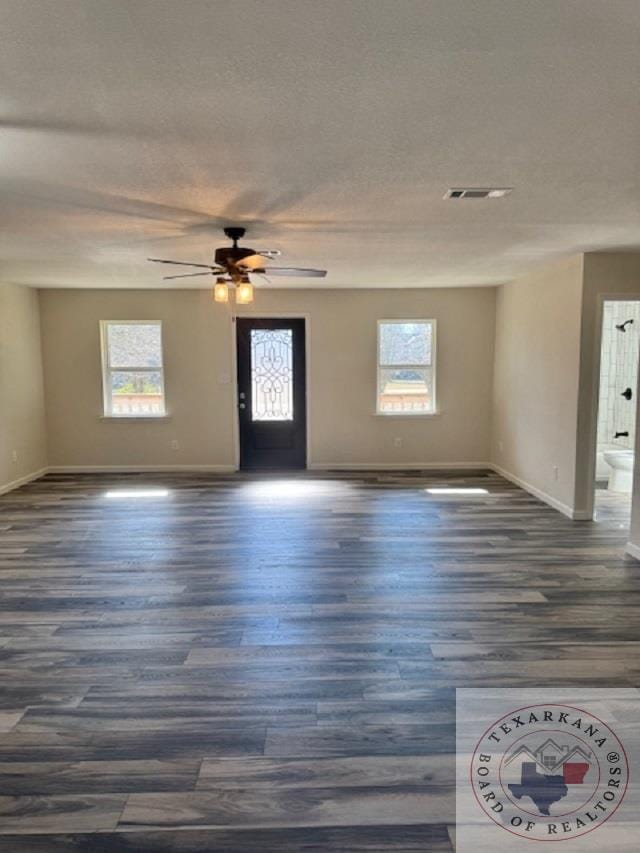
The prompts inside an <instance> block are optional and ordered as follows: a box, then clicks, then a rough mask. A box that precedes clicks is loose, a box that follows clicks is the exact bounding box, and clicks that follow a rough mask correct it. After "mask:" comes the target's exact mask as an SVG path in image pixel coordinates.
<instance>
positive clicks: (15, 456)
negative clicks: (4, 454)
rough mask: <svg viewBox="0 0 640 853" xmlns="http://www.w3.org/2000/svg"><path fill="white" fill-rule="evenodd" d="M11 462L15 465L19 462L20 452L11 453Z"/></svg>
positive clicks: (13, 451)
mask: <svg viewBox="0 0 640 853" xmlns="http://www.w3.org/2000/svg"><path fill="white" fill-rule="evenodd" d="M11 461H12V462H14V463H15V462H17V461H18V451H17V450H12V451H11Z"/></svg>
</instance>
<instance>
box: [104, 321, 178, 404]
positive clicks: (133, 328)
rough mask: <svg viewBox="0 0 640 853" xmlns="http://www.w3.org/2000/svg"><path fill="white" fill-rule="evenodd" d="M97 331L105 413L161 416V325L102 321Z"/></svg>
mask: <svg viewBox="0 0 640 853" xmlns="http://www.w3.org/2000/svg"><path fill="white" fill-rule="evenodd" d="M100 331H101V337H102V387H103V392H104V414H105V416H106V417H111V418H153V417H162V416H163V415H164V414H165V407H164V369H163V366H162V324H161V323H160V322H159V321H156V320H129V321H112V320H103V321H102V322H101V324H100Z"/></svg>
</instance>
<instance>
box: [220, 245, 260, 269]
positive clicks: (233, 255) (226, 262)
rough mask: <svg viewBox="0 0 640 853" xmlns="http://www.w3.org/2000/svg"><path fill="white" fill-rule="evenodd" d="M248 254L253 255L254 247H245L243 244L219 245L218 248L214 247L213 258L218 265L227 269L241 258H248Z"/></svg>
mask: <svg viewBox="0 0 640 853" xmlns="http://www.w3.org/2000/svg"><path fill="white" fill-rule="evenodd" d="M249 255H255V251H254V249H247V248H246V247H244V246H242V247H241V246H221V247H220V248H219V249H216V253H215V255H214V260H215V262H216V264H219V266H221V267H225V268H226V269H228V268H229V267H230V266H231V267H233V266H234V265H235V264H237V263H238V262H239V261H241V260H242V259H243V258H248V257H249Z"/></svg>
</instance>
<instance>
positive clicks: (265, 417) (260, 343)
mask: <svg viewBox="0 0 640 853" xmlns="http://www.w3.org/2000/svg"><path fill="white" fill-rule="evenodd" d="M251 420H253V421H292V420H293V337H292V331H291V329H251Z"/></svg>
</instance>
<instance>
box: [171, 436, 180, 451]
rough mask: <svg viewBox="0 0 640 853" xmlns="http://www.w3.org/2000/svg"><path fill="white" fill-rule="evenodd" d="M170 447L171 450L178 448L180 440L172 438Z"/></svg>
mask: <svg viewBox="0 0 640 853" xmlns="http://www.w3.org/2000/svg"><path fill="white" fill-rule="evenodd" d="M171 449H172V450H180V442H179V441H178V439H177V438H174V439H173V441H172V442H171Z"/></svg>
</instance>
